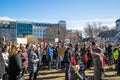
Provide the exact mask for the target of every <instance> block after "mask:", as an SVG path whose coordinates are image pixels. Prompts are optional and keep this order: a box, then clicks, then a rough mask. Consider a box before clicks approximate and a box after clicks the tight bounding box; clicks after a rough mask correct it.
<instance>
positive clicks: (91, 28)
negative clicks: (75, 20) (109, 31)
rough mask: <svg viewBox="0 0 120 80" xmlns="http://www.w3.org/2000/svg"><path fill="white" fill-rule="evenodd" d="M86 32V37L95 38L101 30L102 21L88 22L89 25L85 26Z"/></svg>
mask: <svg viewBox="0 0 120 80" xmlns="http://www.w3.org/2000/svg"><path fill="white" fill-rule="evenodd" d="M84 32H85V36H86V37H89V38H92V39H93V38H94V37H96V36H97V35H98V34H99V33H100V32H101V23H99V24H96V23H92V24H87V27H85V28H84Z"/></svg>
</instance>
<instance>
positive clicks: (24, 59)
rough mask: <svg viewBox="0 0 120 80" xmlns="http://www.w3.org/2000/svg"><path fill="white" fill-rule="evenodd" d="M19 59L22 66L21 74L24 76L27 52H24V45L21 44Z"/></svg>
mask: <svg viewBox="0 0 120 80" xmlns="http://www.w3.org/2000/svg"><path fill="white" fill-rule="evenodd" d="M21 59H22V67H23V70H22V76H24V74H25V72H26V70H27V67H28V54H27V52H26V49H25V45H23V44H22V45H21Z"/></svg>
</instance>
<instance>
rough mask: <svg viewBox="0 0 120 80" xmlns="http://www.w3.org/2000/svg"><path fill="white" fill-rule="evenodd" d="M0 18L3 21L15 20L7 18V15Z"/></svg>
mask: <svg viewBox="0 0 120 80" xmlns="http://www.w3.org/2000/svg"><path fill="white" fill-rule="evenodd" d="M0 20H4V21H16V20H15V19H13V18H9V17H7V16H4V17H0Z"/></svg>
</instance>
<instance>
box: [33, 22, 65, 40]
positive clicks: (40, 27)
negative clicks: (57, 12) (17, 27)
mask: <svg viewBox="0 0 120 80" xmlns="http://www.w3.org/2000/svg"><path fill="white" fill-rule="evenodd" d="M52 26H60V27H66V21H63V20H62V21H59V22H58V23H57V24H56V23H36V22H34V23H33V35H34V36H36V37H37V38H44V37H45V36H44V34H45V32H44V31H45V29H46V28H48V27H52Z"/></svg>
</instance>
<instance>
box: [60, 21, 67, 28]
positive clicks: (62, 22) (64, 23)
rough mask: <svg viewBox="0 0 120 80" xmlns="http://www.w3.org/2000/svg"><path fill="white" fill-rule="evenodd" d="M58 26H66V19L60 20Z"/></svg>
mask: <svg viewBox="0 0 120 80" xmlns="http://www.w3.org/2000/svg"><path fill="white" fill-rule="evenodd" d="M58 26H61V27H66V21H64V20H60V21H59V22H58Z"/></svg>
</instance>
